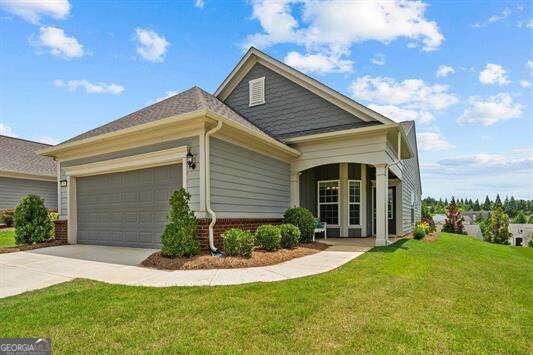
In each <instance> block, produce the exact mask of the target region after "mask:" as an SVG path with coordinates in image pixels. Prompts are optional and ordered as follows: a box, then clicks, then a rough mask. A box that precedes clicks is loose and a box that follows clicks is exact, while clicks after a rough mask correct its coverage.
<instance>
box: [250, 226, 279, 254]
mask: <svg viewBox="0 0 533 355" xmlns="http://www.w3.org/2000/svg"><path fill="white" fill-rule="evenodd" d="M255 240H256V241H257V244H258V245H259V246H260V247H261V248H262V249H265V250H266V251H276V250H279V248H280V247H281V233H280V230H279V228H278V227H276V226H273V225H271V224H264V225H262V226H259V228H257V230H256V231H255Z"/></svg>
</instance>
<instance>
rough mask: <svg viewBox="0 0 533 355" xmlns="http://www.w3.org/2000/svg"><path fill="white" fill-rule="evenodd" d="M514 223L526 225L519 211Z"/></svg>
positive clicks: (524, 218)
mask: <svg viewBox="0 0 533 355" xmlns="http://www.w3.org/2000/svg"><path fill="white" fill-rule="evenodd" d="M514 222H515V223H527V219H526V216H525V215H524V212H522V211H520V212H518V213H517V215H516V217H515V220H514Z"/></svg>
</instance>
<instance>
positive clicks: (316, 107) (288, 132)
mask: <svg viewBox="0 0 533 355" xmlns="http://www.w3.org/2000/svg"><path fill="white" fill-rule="evenodd" d="M261 77H265V101H266V103H265V104H263V105H257V106H253V107H249V87H248V83H249V81H250V80H252V79H257V78H261ZM225 103H226V104H227V105H228V106H229V107H231V108H232V109H233V110H235V111H236V112H238V113H239V114H241V115H242V116H243V117H246V118H247V119H248V120H250V121H251V122H252V123H254V124H255V125H256V126H257V127H259V128H261V129H262V130H264V131H265V132H267V133H269V134H271V135H273V136H275V137H278V138H282V137H283V136H297V135H301V134H306V133H304V132H305V131H309V130H313V131H316V130H317V129H318V130H320V129H326V128H328V127H329V128H331V127H336V126H341V127H344V126H349V128H353V127H355V126H354V125H362V126H364V125H368V123H366V122H364V121H363V120H361V119H359V118H357V117H355V116H354V115H352V114H350V113H348V112H346V111H344V110H342V109H340V108H339V107H337V106H335V105H333V104H332V103H330V102H329V101H327V100H325V99H323V98H321V97H320V96H318V95H316V94H314V93H312V92H311V91H309V90H307V89H305V88H304V87H302V86H300V85H298V84H296V83H294V82H293V81H291V80H289V79H287V78H285V77H283V76H281V75H279V74H277V73H275V72H273V71H272V70H270V69H268V68H266V67H265V66H263V65H261V64H259V63H257V64H255V65H254V66H253V67H252V69H250V71H249V72H248V73H247V74H246V75H245V76H244V78H243V79H242V80H241V81H240V82H239V84H237V86H236V87H235V89H234V90H233V92H231V94H230V95H229V96H228V97H227V98H226V100H225ZM345 128H346V127H345ZM330 130H331V129H330ZM298 132H301V134H298Z"/></svg>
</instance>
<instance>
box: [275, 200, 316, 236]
mask: <svg viewBox="0 0 533 355" xmlns="http://www.w3.org/2000/svg"><path fill="white" fill-rule="evenodd" d="M283 221H284V222H285V223H290V224H293V225H295V226H296V227H298V229H299V230H300V234H301V235H300V242H302V243H309V242H311V241H312V240H313V236H314V235H315V226H316V222H315V217H313V214H312V213H311V211H309V210H308V209H307V208H303V207H292V208H289V209H287V210H286V211H285V213H284V215H283Z"/></svg>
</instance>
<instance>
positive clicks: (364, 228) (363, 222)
mask: <svg viewBox="0 0 533 355" xmlns="http://www.w3.org/2000/svg"><path fill="white" fill-rule="evenodd" d="M366 199H367V197H366V164H361V237H367V236H368V233H367V226H366V218H367V216H366V213H367V203H366Z"/></svg>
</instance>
